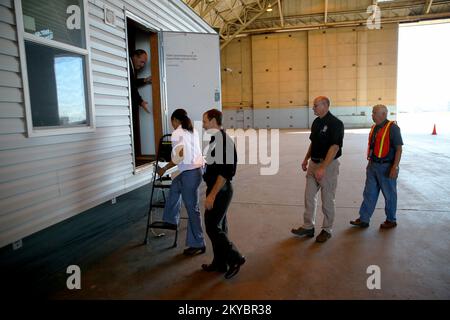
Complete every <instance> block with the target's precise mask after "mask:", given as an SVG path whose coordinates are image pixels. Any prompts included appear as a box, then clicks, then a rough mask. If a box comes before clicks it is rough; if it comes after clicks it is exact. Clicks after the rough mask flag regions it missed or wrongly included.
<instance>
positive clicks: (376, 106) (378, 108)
mask: <svg viewBox="0 0 450 320" xmlns="http://www.w3.org/2000/svg"><path fill="white" fill-rule="evenodd" d="M372 109H373V110H382V111H383V113H386V114H387V113H388V108H387V107H386V106H385V105H384V104H377V105H374V106H373V108H372Z"/></svg>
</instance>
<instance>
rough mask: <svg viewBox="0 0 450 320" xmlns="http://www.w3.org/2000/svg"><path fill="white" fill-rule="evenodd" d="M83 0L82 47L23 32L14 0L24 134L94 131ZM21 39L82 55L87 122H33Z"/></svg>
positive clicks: (19, 5) (86, 15)
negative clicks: (36, 124)
mask: <svg viewBox="0 0 450 320" xmlns="http://www.w3.org/2000/svg"><path fill="white" fill-rule="evenodd" d="M81 1H82V3H83V18H84V19H83V20H84V21H82V22H81V23H82V24H83V26H84V33H85V34H84V36H85V45H86V48H80V47H76V46H73V45H70V44H66V43H63V42H59V41H56V40H50V39H46V38H41V37H38V36H35V35H33V34H30V33H28V32H25V29H24V24H23V11H22V0H14V8H15V10H14V11H15V18H16V28H17V43H18V47H19V59H20V68H21V76H22V89H23V102H24V105H25V123H26V133H27V136H28V137H42V136H54V135H62V134H73V133H86V132H93V131H95V112H94V109H95V108H94V90H93V77H92V67H91V57H90V33H89V12H88V0H81ZM25 41H30V42H34V43H37V44H40V45H45V46H48V47H51V48H56V49H61V50H65V51H68V52H71V53H76V54H80V55H82V56H83V57H84V59H85V63H84V65H85V70H84V71H85V79H84V80H85V81H86V96H87V108H86V121H88V123H89V124H88V125H85V126H78V127H65V126H60V127H55V128H48V127H46V128H45V129H40V128H39V127H34V126H33V118H32V112H31V99H30V89H29V81H28V69H27V61H26V52H25Z"/></svg>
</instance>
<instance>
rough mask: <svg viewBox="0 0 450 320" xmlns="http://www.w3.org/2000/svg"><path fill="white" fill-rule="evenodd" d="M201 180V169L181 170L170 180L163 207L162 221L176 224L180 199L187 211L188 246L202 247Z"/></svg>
mask: <svg viewBox="0 0 450 320" xmlns="http://www.w3.org/2000/svg"><path fill="white" fill-rule="evenodd" d="M201 182H202V169H201V168H198V169H194V170H188V171H183V172H181V173H180V174H179V175H178V176H177V177H176V178H175V179H173V181H172V186H171V187H170V191H169V197H168V198H167V201H166V205H165V207H164V213H163V221H164V222H168V223H172V224H176V225H178V222H179V221H180V209H181V199H183V202H184V206H185V207H186V211H187V213H188V227H187V235H186V237H187V239H186V245H187V246H188V247H194V248H199V247H204V246H205V239H204V237H203V229H202V220H201V217H200V209H199V205H198V201H199V196H198V187H199V186H200V183H201Z"/></svg>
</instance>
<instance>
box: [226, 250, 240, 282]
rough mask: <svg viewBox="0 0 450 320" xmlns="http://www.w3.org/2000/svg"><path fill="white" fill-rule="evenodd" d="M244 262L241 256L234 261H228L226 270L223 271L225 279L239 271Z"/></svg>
mask: <svg viewBox="0 0 450 320" xmlns="http://www.w3.org/2000/svg"><path fill="white" fill-rule="evenodd" d="M244 263H245V257H244V256H241V257H240V258H238V259H237V260H236V261H233V262H232V263H230V267H229V268H228V271H227V272H226V273H225V279H231V278H232V277H234V276H235V275H237V273H238V272H239V270H240V268H241V266H242V265H243V264H244Z"/></svg>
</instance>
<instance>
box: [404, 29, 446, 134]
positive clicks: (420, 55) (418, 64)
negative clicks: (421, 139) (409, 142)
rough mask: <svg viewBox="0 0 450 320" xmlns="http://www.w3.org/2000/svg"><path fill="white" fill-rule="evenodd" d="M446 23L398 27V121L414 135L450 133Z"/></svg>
mask: <svg viewBox="0 0 450 320" xmlns="http://www.w3.org/2000/svg"><path fill="white" fill-rule="evenodd" d="M449 38H450V21H449V20H438V21H433V22H422V23H412V24H401V25H400V28H399V44H398V48H399V51H398V86H397V87H398V89H397V90H398V91H397V102H398V121H399V122H400V123H401V127H402V130H405V131H408V132H414V133H428V134H429V133H432V132H433V128H434V125H436V132H437V133H444V132H447V133H448V132H450V126H449V124H450V91H449V90H448V75H449V74H450V59H449V58H448V57H450V42H449V41H446V40H445V39H449Z"/></svg>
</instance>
